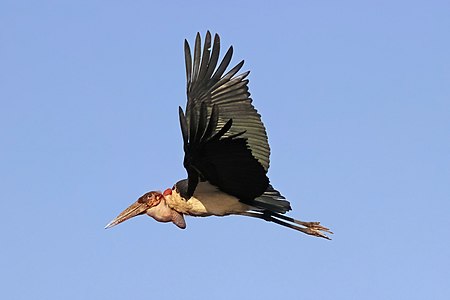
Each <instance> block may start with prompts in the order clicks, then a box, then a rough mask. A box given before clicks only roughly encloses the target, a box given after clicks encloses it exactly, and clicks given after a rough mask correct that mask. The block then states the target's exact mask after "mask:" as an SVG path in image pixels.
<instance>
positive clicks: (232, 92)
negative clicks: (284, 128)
mask: <svg viewBox="0 0 450 300" xmlns="http://www.w3.org/2000/svg"><path fill="white" fill-rule="evenodd" d="M219 50H220V38H219V36H218V35H217V34H216V35H215V37H214V44H213V46H212V50H211V34H210V33H209V32H207V34H206V38H205V44H204V47H203V51H202V49H201V39H200V34H197V38H196V40H195V48H194V56H193V58H192V56H191V50H190V47H189V44H188V43H187V41H185V59H186V77H187V96H188V102H187V105H186V115H184V113H183V111H182V109H181V108H180V123H181V128H182V132H183V141H184V150H185V160H184V166H185V168H186V169H187V171H188V181H189V183H188V185H189V188H188V194H189V195H192V194H193V191H194V190H195V187H196V185H197V182H198V180H199V179H200V180H208V181H209V182H210V183H211V184H214V185H216V186H218V187H219V188H220V189H221V190H223V191H224V192H227V193H229V194H231V195H234V196H236V197H238V198H239V199H242V200H251V199H254V198H255V197H258V196H260V195H262V194H263V193H264V192H265V191H266V189H267V187H268V185H269V180H268V178H267V176H266V173H267V170H268V168H269V155H270V148H269V144H268V140H267V134H266V130H265V128H264V125H263V123H262V122H261V116H260V115H259V114H258V112H257V111H256V109H255V108H254V107H253V105H252V104H251V102H252V100H251V98H250V93H249V92H248V86H247V84H248V80H247V79H246V77H247V76H248V74H249V72H245V73H243V74H240V75H236V74H237V72H238V71H239V70H240V69H241V67H242V65H243V63H244V62H243V61H242V62H240V63H239V64H237V65H236V66H235V67H234V68H232V69H231V70H230V71H228V72H227V73H226V74H225V75H224V73H225V71H226V69H227V67H228V65H229V64H230V61H231V56H232V53H233V48H232V47H230V48H229V49H228V51H227V53H226V54H225V56H224V58H223V60H222V62H221V63H220V64H219V66H218V67H217V63H218V60H219Z"/></svg>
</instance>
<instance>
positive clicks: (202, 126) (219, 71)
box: [107, 32, 331, 238]
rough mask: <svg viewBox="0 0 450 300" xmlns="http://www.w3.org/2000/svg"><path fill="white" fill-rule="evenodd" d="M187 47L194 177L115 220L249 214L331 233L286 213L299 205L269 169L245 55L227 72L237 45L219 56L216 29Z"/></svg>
mask: <svg viewBox="0 0 450 300" xmlns="http://www.w3.org/2000/svg"><path fill="white" fill-rule="evenodd" d="M211 46H212V48H211ZM184 51H185V61H186V79H187V87H186V90H187V98H188V99H187V104H186V113H184V112H183V109H182V108H181V107H180V108H179V119H180V126H181V132H182V137H183V149H184V152H185V155H184V161H183V165H184V167H185V168H186V171H187V174H188V178H187V179H184V180H181V181H179V182H177V183H176V184H175V185H174V187H173V188H172V189H168V190H166V191H164V193H159V192H149V193H146V194H144V195H143V196H142V197H140V198H139V200H138V201H137V202H135V203H134V204H132V205H131V206H130V207H129V208H127V209H126V210H125V211H124V212H122V213H121V214H120V215H119V216H118V217H117V218H116V219H114V220H113V221H112V222H111V223H110V224H108V225H107V227H111V226H114V225H116V224H118V223H120V222H123V221H125V220H127V219H129V218H131V217H134V216H136V215H139V214H143V213H146V214H147V215H149V216H151V217H153V218H154V219H156V220H157V221H160V222H170V221H171V222H173V223H174V224H176V225H177V226H178V227H180V228H185V227H186V223H185V221H184V217H183V216H184V215H191V216H211V215H215V216H226V215H243V216H249V217H254V218H259V219H263V220H266V221H269V222H274V223H277V224H280V225H283V226H286V227H289V228H292V229H295V230H298V231H301V232H304V233H307V234H310V235H314V236H318V237H323V238H328V237H327V236H326V235H325V234H324V232H328V233H331V232H330V231H329V230H328V229H327V228H325V227H323V226H321V225H320V224H319V222H303V221H299V220H295V219H293V218H290V217H287V216H284V215H283V214H284V213H286V212H287V211H289V210H290V209H291V206H290V203H289V202H288V201H287V200H286V199H285V198H284V197H283V196H282V195H281V194H280V192H278V191H277V190H275V189H274V188H273V187H272V186H271V185H270V183H269V178H268V177H267V171H268V169H269V164H270V159H269V156H270V147H269V143H268V140H267V134H266V129H265V128H264V124H263V123H262V121H261V116H260V115H259V114H258V112H257V111H256V109H255V108H254V107H253V105H252V99H251V98H250V93H249V91H248V79H247V76H248V74H249V72H248V71H247V72H244V73H241V74H238V72H239V71H240V69H241V68H242V66H243V64H244V61H241V62H240V63H238V64H237V65H236V66H235V67H233V68H231V70H229V71H228V72H226V70H227V68H228V66H229V64H230V62H231V57H232V54H233V48H232V47H230V48H229V49H228V51H227V52H226V53H225V55H224V57H223V59H222V61H221V62H220V64H218V62H219V54H220V53H219V52H220V39H219V36H218V35H217V34H216V35H215V36H214V43H213V45H211V34H210V33H209V32H207V33H206V37H205V43H204V46H203V50H202V47H201V38H200V34H197V37H196V39H195V46H194V53H193V56H192V55H191V49H190V47H189V44H188V42H187V41H185V43H184ZM225 72H226V73H225Z"/></svg>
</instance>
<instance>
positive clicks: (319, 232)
mask: <svg viewBox="0 0 450 300" xmlns="http://www.w3.org/2000/svg"><path fill="white" fill-rule="evenodd" d="M296 223H297V222H296ZM299 223H301V224H300V225H302V226H305V228H303V229H304V230H302V232H304V233H306V234H309V235H313V236H317V237H321V238H324V239H327V240H331V239H330V238H329V237H328V236H327V235H326V233H329V234H333V232H332V231H331V230H330V229H329V228H327V227H325V226H322V225H320V222H303V221H299ZM297 224H298V223H297Z"/></svg>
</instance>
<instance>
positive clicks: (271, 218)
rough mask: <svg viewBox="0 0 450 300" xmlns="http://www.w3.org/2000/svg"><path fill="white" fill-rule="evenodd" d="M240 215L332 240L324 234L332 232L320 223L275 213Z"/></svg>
mask: <svg viewBox="0 0 450 300" xmlns="http://www.w3.org/2000/svg"><path fill="white" fill-rule="evenodd" d="M240 215H243V216H248V217H253V218H258V219H263V220H266V221H268V222H274V223H276V224H279V225H282V226H285V227H289V228H292V229H294V230H297V231H300V232H303V233H306V234H309V235H313V236H317V237H321V238H324V239H327V240H330V238H329V237H328V236H327V235H326V234H325V233H324V232H327V233H331V234H332V232H331V231H330V230H329V229H328V228H326V227H323V226H321V225H320V223H319V222H303V221H299V220H296V219H293V218H290V217H287V216H283V215H280V214H277V213H273V212H265V213H256V212H242V213H240ZM277 218H280V219H283V220H286V221H289V222H292V223H295V224H299V225H302V226H304V227H300V226H297V225H294V224H291V223H288V222H284V221H281V220H279V219H277Z"/></svg>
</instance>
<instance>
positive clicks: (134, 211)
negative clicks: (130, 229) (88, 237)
mask: <svg viewBox="0 0 450 300" xmlns="http://www.w3.org/2000/svg"><path fill="white" fill-rule="evenodd" d="M148 208H149V207H148V205H147V203H142V202H139V200H138V201H136V202H134V203H133V204H131V205H130V206H129V207H128V208H127V209H125V210H124V211H123V212H121V213H120V215H118V216H117V217H116V218H115V219H114V220H112V221H111V222H109V223H108V225H106V226H105V229H108V228H110V227H113V226H116V225H117V224H120V223H122V222H123V221H126V220H128V219H131V218H133V217H136V216H138V215H140V214H143V213H145V212H146V211H147V209H148Z"/></svg>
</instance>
